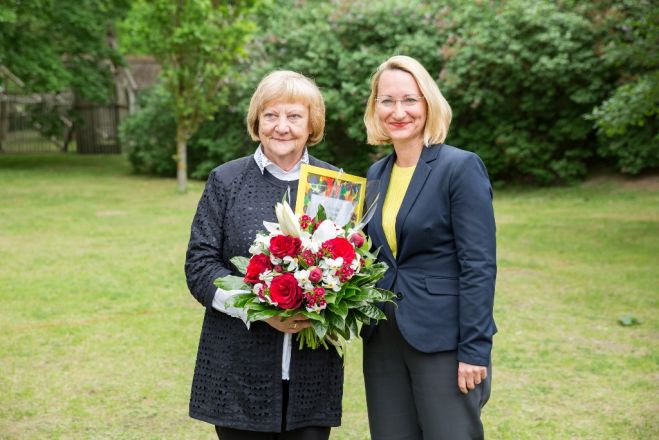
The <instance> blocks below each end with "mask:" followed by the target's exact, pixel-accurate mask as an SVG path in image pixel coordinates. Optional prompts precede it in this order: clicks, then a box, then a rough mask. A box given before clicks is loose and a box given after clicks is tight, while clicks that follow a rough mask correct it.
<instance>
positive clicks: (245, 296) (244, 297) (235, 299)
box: [225, 293, 254, 309]
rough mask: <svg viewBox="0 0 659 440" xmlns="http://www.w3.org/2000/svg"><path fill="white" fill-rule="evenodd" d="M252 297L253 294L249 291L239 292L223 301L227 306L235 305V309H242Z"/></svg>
mask: <svg viewBox="0 0 659 440" xmlns="http://www.w3.org/2000/svg"><path fill="white" fill-rule="evenodd" d="M253 299H254V295H253V294H251V293H240V294H238V295H233V296H232V297H230V298H228V299H227V300H226V302H225V305H226V306H227V307H235V308H237V309H242V308H244V307H245V305H246V304H247V303H248V302H250V301H251V300H253Z"/></svg>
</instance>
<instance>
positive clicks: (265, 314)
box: [247, 309, 281, 321]
mask: <svg viewBox="0 0 659 440" xmlns="http://www.w3.org/2000/svg"><path fill="white" fill-rule="evenodd" d="M250 312H251V310H250V311H249V312H247V317H248V318H249V320H250V321H263V320H264V319H268V318H272V317H273V316H277V315H279V313H280V312H281V310H274V309H269V310H263V311H261V312H255V313H250Z"/></svg>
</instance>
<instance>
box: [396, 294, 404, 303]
mask: <svg viewBox="0 0 659 440" xmlns="http://www.w3.org/2000/svg"><path fill="white" fill-rule="evenodd" d="M396 299H397V300H398V301H400V300H401V299H403V294H402V293H400V292H398V293H396Z"/></svg>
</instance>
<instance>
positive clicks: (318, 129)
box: [246, 70, 325, 145]
mask: <svg viewBox="0 0 659 440" xmlns="http://www.w3.org/2000/svg"><path fill="white" fill-rule="evenodd" d="M272 101H290V102H301V103H303V104H304V105H306V106H307V107H308V109H309V128H310V131H311V134H310V135H309V139H308V140H307V145H314V144H317V143H318V142H320V141H321V140H322V139H323V133H324V131H325V101H324V100H323V95H321V93H320V90H319V89H318V86H316V83H314V82H313V80H311V79H309V78H307V77H306V76H304V75H302V74H300V73H297V72H292V71H290V70H275V71H274V72H271V73H269V74H268V75H266V76H265V77H264V78H263V79H262V80H261V82H260V83H259V85H258V86H257V87H256V91H255V92H254V94H253V95H252V99H251V100H250V102H249V110H248V111H247V118H246V122H247V131H248V132H249V134H250V136H251V137H252V139H253V140H255V141H258V140H259V115H260V114H261V112H262V111H263V109H264V108H265V107H266V105H268V104H269V103H271V102H272Z"/></svg>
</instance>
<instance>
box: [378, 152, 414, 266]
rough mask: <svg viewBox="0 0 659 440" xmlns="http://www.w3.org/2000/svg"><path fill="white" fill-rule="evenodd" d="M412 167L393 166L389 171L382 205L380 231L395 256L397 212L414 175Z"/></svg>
mask: <svg viewBox="0 0 659 440" xmlns="http://www.w3.org/2000/svg"><path fill="white" fill-rule="evenodd" d="M415 168H416V166H413V167H405V168H403V167H399V166H398V165H396V164H394V166H393V168H392V170H391V179H390V180H389V187H388V188H387V195H386V196H385V198H384V204H383V205H382V229H383V230H384V235H385V236H386V237H387V243H389V248H390V249H391V252H392V253H393V254H394V257H395V256H396V250H397V247H396V216H397V215H398V210H399V209H400V205H401V204H402V203H403V197H405V192H406V191H407V187H408V186H409V185H410V180H412V174H414V169H415Z"/></svg>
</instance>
